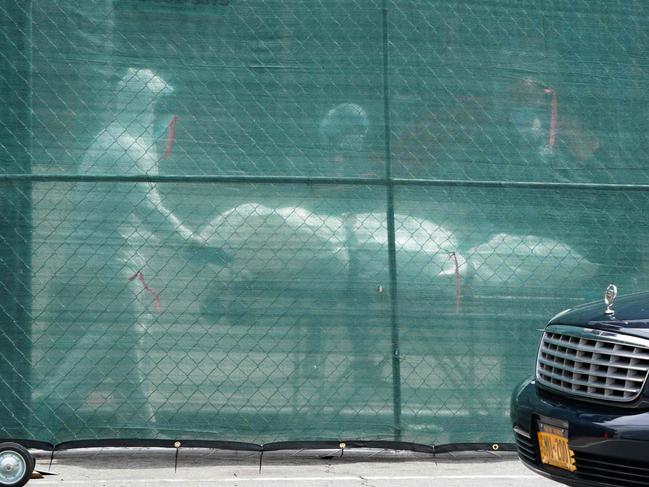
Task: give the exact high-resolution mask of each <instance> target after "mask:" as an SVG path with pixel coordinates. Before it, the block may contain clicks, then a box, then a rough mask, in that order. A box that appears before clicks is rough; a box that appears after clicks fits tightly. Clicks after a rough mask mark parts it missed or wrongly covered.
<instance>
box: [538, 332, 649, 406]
mask: <svg viewBox="0 0 649 487" xmlns="http://www.w3.org/2000/svg"><path fill="white" fill-rule="evenodd" d="M648 371H649V340H644V339H641V338H636V337H632V336H628V335H620V334H617V333H611V332H603V331H597V330H591V329H587V328H580V327H575V326H564V325H551V326H548V327H547V329H546V331H545V333H544V334H543V338H542V340H541V345H540V347H539V354H538V358H537V363H536V380H537V382H538V383H539V384H541V385H542V386H545V387H547V388H549V389H553V390H555V391H558V392H562V393H566V394H569V395H575V396H581V397H584V398H588V399H595V400H600V401H616V402H629V401H633V400H634V399H636V398H637V397H638V396H639V395H640V392H641V391H642V388H643V386H644V383H645V381H646V379H647V372H648Z"/></svg>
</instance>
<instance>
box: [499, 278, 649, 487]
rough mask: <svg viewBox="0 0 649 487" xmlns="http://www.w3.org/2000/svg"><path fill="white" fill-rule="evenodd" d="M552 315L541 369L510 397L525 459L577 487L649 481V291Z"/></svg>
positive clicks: (610, 292) (612, 293)
mask: <svg viewBox="0 0 649 487" xmlns="http://www.w3.org/2000/svg"><path fill="white" fill-rule="evenodd" d="M616 295H617V289H615V286H613V285H611V286H609V288H608V289H607V292H606V295H605V300H604V301H605V302H601V301H600V302H594V303H589V304H585V305H582V306H578V307H575V308H573V309H569V310H566V311H563V312H561V313H559V314H558V315H557V316H555V317H554V318H552V320H550V322H549V323H548V325H547V326H546V328H545V330H544V331H543V337H542V338H541V342H540V345H539V351H538V356H537V361H536V374H535V377H534V378H533V379H529V380H527V381H525V382H523V383H522V384H521V385H519V386H518V387H517V388H516V390H515V391H514V394H513V396H512V403H511V419H512V424H513V428H514V436H515V438H516V444H517V447H518V453H519V457H520V459H521V460H522V461H523V463H525V465H526V466H528V467H529V468H531V469H532V470H534V471H536V472H537V473H539V474H541V475H544V476H546V477H549V478H551V479H553V480H556V481H557V482H561V483H564V484H567V485H574V486H589V487H595V486H604V485H607V486H610V485H623V486H639V485H644V486H649V387H647V386H646V382H647V373H648V371H649V293H648V292H645V293H638V294H632V295H628V296H624V297H620V298H618V299H616Z"/></svg>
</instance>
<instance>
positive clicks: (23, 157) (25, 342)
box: [0, 0, 32, 438]
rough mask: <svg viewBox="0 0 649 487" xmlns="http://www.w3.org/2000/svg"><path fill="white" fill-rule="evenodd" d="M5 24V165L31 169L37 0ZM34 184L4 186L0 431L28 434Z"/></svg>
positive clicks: (8, 3) (13, 8)
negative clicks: (34, 11) (34, 8)
mask: <svg viewBox="0 0 649 487" xmlns="http://www.w3.org/2000/svg"><path fill="white" fill-rule="evenodd" d="M2 8H3V10H4V13H10V14H11V15H10V16H6V15H3V16H2V19H3V20H0V26H1V28H2V31H3V32H4V33H5V42H4V45H3V53H4V55H5V56H6V57H7V58H8V59H10V60H11V61H12V63H11V64H13V65H7V64H4V65H3V66H4V67H3V68H1V69H0V73H1V76H0V87H1V88H0V93H1V94H0V100H1V101H2V117H1V119H2V120H3V124H2V126H1V131H0V133H1V136H0V139H2V141H3V146H4V147H3V149H2V151H0V159H2V160H3V168H2V169H3V171H4V172H6V173H8V174H30V173H31V153H30V150H29V148H30V139H31V134H30V120H31V105H30V101H31V100H30V98H31V97H30V92H31V86H30V79H31V75H30V72H31V62H30V59H31V54H30V49H31V39H30V33H31V25H30V24H31V18H30V12H31V1H29V2H24V1H20V0H5V1H3V2H2ZM31 186H32V183H31V181H30V180H29V179H25V180H21V181H7V182H4V183H3V184H2V189H1V190H0V342H2V343H4V344H5V345H3V346H1V347H0V350H1V353H0V387H1V388H2V389H3V391H5V392H3V393H2V394H1V395H0V415H1V416H2V418H3V426H2V428H1V429H0V435H2V436H5V435H9V436H10V437H13V438H21V437H25V436H27V430H28V425H29V421H30V417H29V411H30V402H31V387H30V375H31V306H32V304H31V301H32V293H31V272H32V266H31V254H32V249H31V231H32V229H31Z"/></svg>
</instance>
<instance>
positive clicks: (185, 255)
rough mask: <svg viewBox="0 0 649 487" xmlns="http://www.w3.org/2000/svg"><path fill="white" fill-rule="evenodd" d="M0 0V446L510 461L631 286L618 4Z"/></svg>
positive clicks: (624, 19) (630, 201) (641, 203)
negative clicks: (347, 448)
mask: <svg viewBox="0 0 649 487" xmlns="http://www.w3.org/2000/svg"><path fill="white" fill-rule="evenodd" d="M0 5H2V12H1V13H2V14H3V15H2V18H3V20H2V21H1V23H0V25H1V26H2V34H3V36H2V38H1V41H2V46H3V49H2V50H1V51H0V52H1V53H0V58H2V61H3V63H2V64H1V65H0V66H1V67H0V84H1V85H2V88H3V89H2V90H0V91H1V93H0V100H1V101H2V105H3V106H2V107H1V109H2V110H3V111H2V114H3V116H2V119H1V120H0V130H1V132H0V133H1V140H0V160H1V161H2V165H1V166H0V167H1V169H0V175H2V177H3V178H4V180H3V182H2V197H1V198H0V209H1V210H2V219H1V220H0V266H1V268H2V277H0V320H1V321H0V326H1V328H0V331H1V334H0V338H2V340H1V341H0V364H2V365H3V367H2V368H3V371H2V372H0V381H1V385H2V387H3V388H5V390H8V391H10V393H9V394H4V393H3V394H0V413H1V415H2V417H3V418H4V419H3V420H2V421H0V436H3V437H11V438H27V439H35V440H42V441H49V442H52V443H58V442H62V441H69V440H93V439H119V438H142V439H154V438H181V439H206V440H223V441H242V442H254V443H269V442H273V441H284V440H296V441H300V440H302V441H312V440H338V439H362V440H372V439H382V440H394V439H396V440H403V441H410V442H416V443H423V444H444V443H458V442H475V441H479V442H501V441H510V440H511V434H510V426H509V424H508V404H509V396H510V393H511V391H512V390H513V388H514V387H515V385H516V383H517V382H518V381H519V380H522V379H524V378H525V377H528V376H529V375H531V373H532V370H533V362H534V358H535V357H534V356H535V351H536V347H537V341H538V338H539V334H538V332H537V329H538V328H539V327H542V326H543V324H544V323H545V322H546V321H547V320H548V319H549V318H550V317H551V316H552V315H553V314H554V313H556V312H558V311H561V310H562V309H564V308H566V307H570V306H573V305H576V304H579V303H583V302H586V301H588V300H591V299H599V298H600V297H601V294H602V292H603V290H604V289H605V287H606V286H607V285H608V284H609V283H610V282H615V283H616V284H617V285H618V286H619V287H620V289H621V291H622V292H632V291H637V290H642V289H645V288H646V287H647V285H648V284H649V283H648V282H647V281H648V278H647V277H646V276H647V275H649V274H648V273H647V260H648V259H647V255H649V249H647V247H646V244H645V242H647V241H649V239H647V233H649V232H648V231H647V228H646V225H644V224H643V222H644V216H645V215H646V213H647V207H648V205H649V200H648V195H649V192H647V190H646V188H644V187H643V186H642V185H646V184H648V183H649V179H648V178H647V176H648V174H647V164H646V163H645V160H646V154H647V149H648V148H649V139H648V138H647V133H648V130H647V128H648V127H647V121H646V120H647V117H646V111H647V106H648V103H647V102H648V101H649V95H647V91H646V89H645V87H646V85H647V81H648V80H647V73H646V69H645V66H646V64H647V52H646V49H647V47H646V46H647V45H648V42H647V41H648V39H647V32H649V29H648V28H647V27H648V20H649V17H648V14H649V12H647V6H646V5H645V3H644V2H641V1H639V0H638V1H625V2H622V1H581V0H580V1H567V0H565V1H564V0H557V1H553V2H549V3H547V5H539V3H538V2H532V1H524V2H512V1H505V0H492V1H488V2H484V1H479V2H478V1H432V0H431V1H423V0H399V1H398V2H397V1H392V0H363V1H360V0H356V1H352V0H328V1H313V0H254V1H245V2H244V1H242V0H90V1H89V0H85V1H81V0H78V1H76V0H75V1H70V0H32V1H30V2H15V1H9V0H6V1H3V2H1V3H0ZM25 175H27V176H30V175H31V176H33V179H31V180H30V179H29V177H27V178H26V179H25ZM168 176H173V177H175V178H176V179H174V181H173V182H170V181H161V180H160V179H164V178H165V177H168ZM233 176H234V177H240V179H239V180H237V181H232V180H225V179H222V180H218V179H217V178H218V177H233ZM388 176H391V177H392V178H396V180H395V179H390V178H389V177H388ZM200 177H203V178H204V179H202V180H200V181H199V180H197V179H196V178H200ZM246 177H255V179H254V181H251V180H245V178H246ZM298 177H299V178H315V179H307V180H305V179H300V180H296V179H295V178H298ZM21 178H22V179H21ZM120 178H121V179H120ZM209 178H212V179H209ZM277 178H280V179H277ZM319 178H325V179H319ZM326 178H329V179H326ZM343 178H356V179H351V180H349V181H347V182H346V183H345V181H344V180H343ZM476 182H487V183H488V184H486V183H485V184H482V183H480V184H476ZM501 183H502V184H501ZM517 183H525V184H517ZM527 183H531V184H527ZM593 185H600V186H593ZM601 185H610V186H601ZM625 185H635V186H633V187H629V186H625Z"/></svg>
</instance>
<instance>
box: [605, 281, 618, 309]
mask: <svg viewBox="0 0 649 487" xmlns="http://www.w3.org/2000/svg"><path fill="white" fill-rule="evenodd" d="M615 298H617V286H616V285H615V284H609V285H608V287H607V288H606V292H605V293H604V303H605V304H606V309H605V310H604V314H607V315H612V314H613V313H615V311H614V310H613V303H614V302H615Z"/></svg>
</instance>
